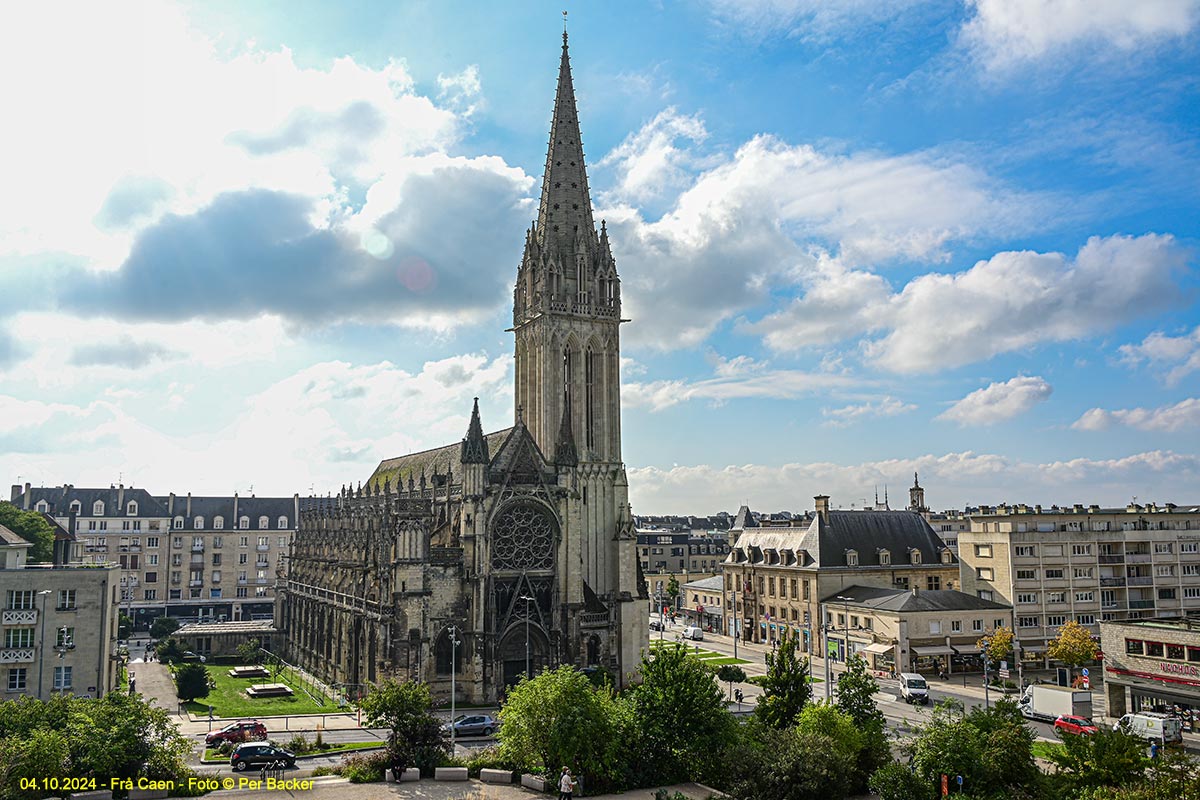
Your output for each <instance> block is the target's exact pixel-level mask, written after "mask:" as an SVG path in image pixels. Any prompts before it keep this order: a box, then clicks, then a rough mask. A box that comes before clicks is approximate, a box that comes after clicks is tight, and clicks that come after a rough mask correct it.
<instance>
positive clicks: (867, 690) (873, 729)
mask: <svg viewBox="0 0 1200 800" xmlns="http://www.w3.org/2000/svg"><path fill="white" fill-rule="evenodd" d="M837 686H838V694H837V707H838V708H839V709H841V711H842V712H843V713H845V714H846V715H847V716H848V717H849V718H850V719H851V720H853V721H854V724H855V726H857V728H858V730H859V731H861V732H862V734H863V742H862V747H861V748H860V749H859V751H858V757H857V770H856V774H855V781H854V791H855V792H858V793H861V792H862V791H863V790H864V789H866V788H867V780H868V779H869V778H870V777H871V775H872V774H874V773H875V771H876V770H878V769H879V768H881V767H883V766H884V765H886V764H889V763H891V761H892V747H891V744H890V743H889V742H888V735H887V721H886V720H885V719H884V716H883V712H882V711H880V710H879V707H878V706H877V705H875V699H874V697H873V696H872V695H874V694H875V693H876V692H878V691H879V683H878V682H877V681H876V680H875V676H874V675H872V674H871V672H870V671H869V670H868V669H867V661H866V659H864V658H863V657H862V656H851V658H850V660H849V661H848V662H847V663H846V671H845V672H843V673H842V674H841V675H839V676H838V679H837Z"/></svg>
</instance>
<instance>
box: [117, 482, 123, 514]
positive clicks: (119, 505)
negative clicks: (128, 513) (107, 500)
mask: <svg viewBox="0 0 1200 800" xmlns="http://www.w3.org/2000/svg"><path fill="white" fill-rule="evenodd" d="M117 511H118V512H119V513H121V514H124V513H125V484H123V483H118V484H117Z"/></svg>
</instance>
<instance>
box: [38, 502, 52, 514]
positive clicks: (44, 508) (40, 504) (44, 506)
mask: <svg viewBox="0 0 1200 800" xmlns="http://www.w3.org/2000/svg"><path fill="white" fill-rule="evenodd" d="M35 507H36V508H37V510H38V511H40V512H41V513H43V514H45V513H46V512H47V511H49V510H50V505H49V504H48V503H47V502H46V501H45V500H38V502H37V506H35Z"/></svg>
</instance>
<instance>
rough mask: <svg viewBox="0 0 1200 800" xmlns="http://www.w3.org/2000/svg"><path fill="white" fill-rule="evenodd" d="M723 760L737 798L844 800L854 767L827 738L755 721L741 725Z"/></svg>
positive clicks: (746, 799) (808, 731)
mask: <svg viewBox="0 0 1200 800" xmlns="http://www.w3.org/2000/svg"><path fill="white" fill-rule="evenodd" d="M725 760H726V761H727V762H728V763H729V765H730V767H731V769H732V770H733V775H732V777H731V779H730V781H729V784H728V785H729V787H730V789H729V793H730V794H731V795H732V796H733V797H734V798H736V800H842V798H845V797H846V795H847V794H848V793H849V791H850V781H851V775H852V772H853V767H854V762H853V757H852V755H850V754H849V753H847V752H845V751H843V750H841V749H840V748H839V747H838V744H837V742H836V741H835V740H834V739H832V738H830V737H828V736H824V735H822V734H820V733H816V732H814V731H811V730H801V729H799V728H789V729H786V730H776V729H774V728H770V727H767V726H765V725H763V724H762V723H761V722H760V721H758V720H757V719H754V720H750V721H748V722H747V723H746V724H745V725H744V726H743V729H742V734H741V735H739V736H738V737H737V740H736V742H735V744H734V745H733V747H732V748H731V749H730V750H729V751H728V753H727V754H726V757H725Z"/></svg>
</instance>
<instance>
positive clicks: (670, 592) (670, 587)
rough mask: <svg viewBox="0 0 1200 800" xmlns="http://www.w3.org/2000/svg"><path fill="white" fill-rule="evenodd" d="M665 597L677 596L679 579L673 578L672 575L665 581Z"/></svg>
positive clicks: (673, 597)
mask: <svg viewBox="0 0 1200 800" xmlns="http://www.w3.org/2000/svg"><path fill="white" fill-rule="evenodd" d="M667 597H669V598H671V600H677V599H678V598H679V581H677V580H675V576H674V575H672V576H671V577H670V579H669V580H668V581H667Z"/></svg>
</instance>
